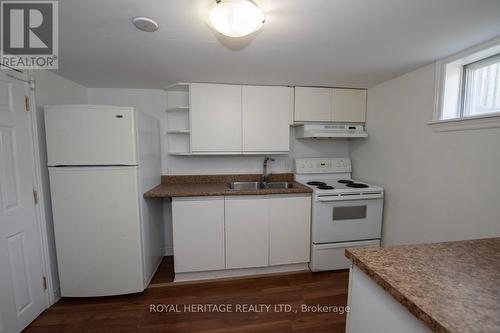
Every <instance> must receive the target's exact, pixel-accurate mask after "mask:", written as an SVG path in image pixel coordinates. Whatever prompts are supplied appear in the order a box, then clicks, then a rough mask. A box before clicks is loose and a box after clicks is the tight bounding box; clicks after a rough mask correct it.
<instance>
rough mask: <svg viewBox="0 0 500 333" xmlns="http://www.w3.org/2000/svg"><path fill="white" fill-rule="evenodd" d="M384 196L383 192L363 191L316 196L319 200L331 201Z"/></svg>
mask: <svg viewBox="0 0 500 333" xmlns="http://www.w3.org/2000/svg"><path fill="white" fill-rule="evenodd" d="M383 197H384V193H383V192H377V193H373V192H372V193H361V194H356V195H345V194H344V195H342V194H339V195H327V196H320V197H316V200H317V201H320V202H331V201H345V200H370V199H380V198H383Z"/></svg>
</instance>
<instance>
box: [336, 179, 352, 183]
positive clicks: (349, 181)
mask: <svg viewBox="0 0 500 333" xmlns="http://www.w3.org/2000/svg"><path fill="white" fill-rule="evenodd" d="M339 183H341V184H352V183H354V181H352V180H350V179H341V180H339Z"/></svg>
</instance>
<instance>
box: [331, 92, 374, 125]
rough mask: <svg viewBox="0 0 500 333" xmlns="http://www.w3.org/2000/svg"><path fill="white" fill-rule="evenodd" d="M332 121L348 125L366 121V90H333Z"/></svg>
mask: <svg viewBox="0 0 500 333" xmlns="http://www.w3.org/2000/svg"><path fill="white" fill-rule="evenodd" d="M332 120H333V121H338V122H347V123H364V122H365V121H366V90H364V89H340V88H335V89H333V93H332Z"/></svg>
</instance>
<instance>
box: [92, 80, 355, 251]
mask: <svg viewBox="0 0 500 333" xmlns="http://www.w3.org/2000/svg"><path fill="white" fill-rule="evenodd" d="M88 103H91V104H107V105H120V106H134V107H136V109H137V110H139V111H143V112H147V113H149V114H151V115H153V116H155V117H157V118H158V119H160V121H161V126H160V127H161V135H162V141H161V144H162V170H163V172H162V173H163V174H164V175H167V174H172V175H187V174H232V173H261V172H262V160H263V156H172V155H168V142H167V139H168V136H167V135H166V128H167V124H166V121H167V116H166V112H165V110H166V109H167V105H168V104H167V94H166V93H165V91H163V90H156V89H108V88H90V89H88ZM290 140H291V141H290V149H291V151H290V154H289V155H276V156H273V157H275V158H276V162H274V163H273V164H272V165H271V169H270V171H271V172H289V171H290V172H291V171H292V170H293V159H294V158H296V157H322V156H334V157H345V156H349V144H348V141H346V140H334V141H332V140H317V141H312V140H295V137H294V134H293V131H291V137H290ZM163 211H164V221H165V247H166V249H165V251H166V253H167V254H171V253H172V246H173V241H172V227H171V223H172V222H171V207H170V201H168V200H165V204H164V209H163Z"/></svg>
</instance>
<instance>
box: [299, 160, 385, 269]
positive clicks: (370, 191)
mask: <svg viewBox="0 0 500 333" xmlns="http://www.w3.org/2000/svg"><path fill="white" fill-rule="evenodd" d="M295 179H296V181H298V182H300V183H302V184H304V185H306V186H309V187H311V188H312V189H313V196H312V220H311V221H312V222H311V228H312V230H311V262H310V264H309V267H310V268H311V270H312V271H324V270H336V269H345V268H349V267H350V266H351V262H350V261H349V260H347V259H346V258H345V256H344V251H345V249H346V248H350V247H364V246H380V237H381V229H382V212H383V205H384V204H383V200H384V199H383V198H384V189H383V188H381V187H379V186H375V185H370V184H368V183H366V182H362V181H357V180H353V179H351V160H350V159H349V158H305V159H296V160H295Z"/></svg>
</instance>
